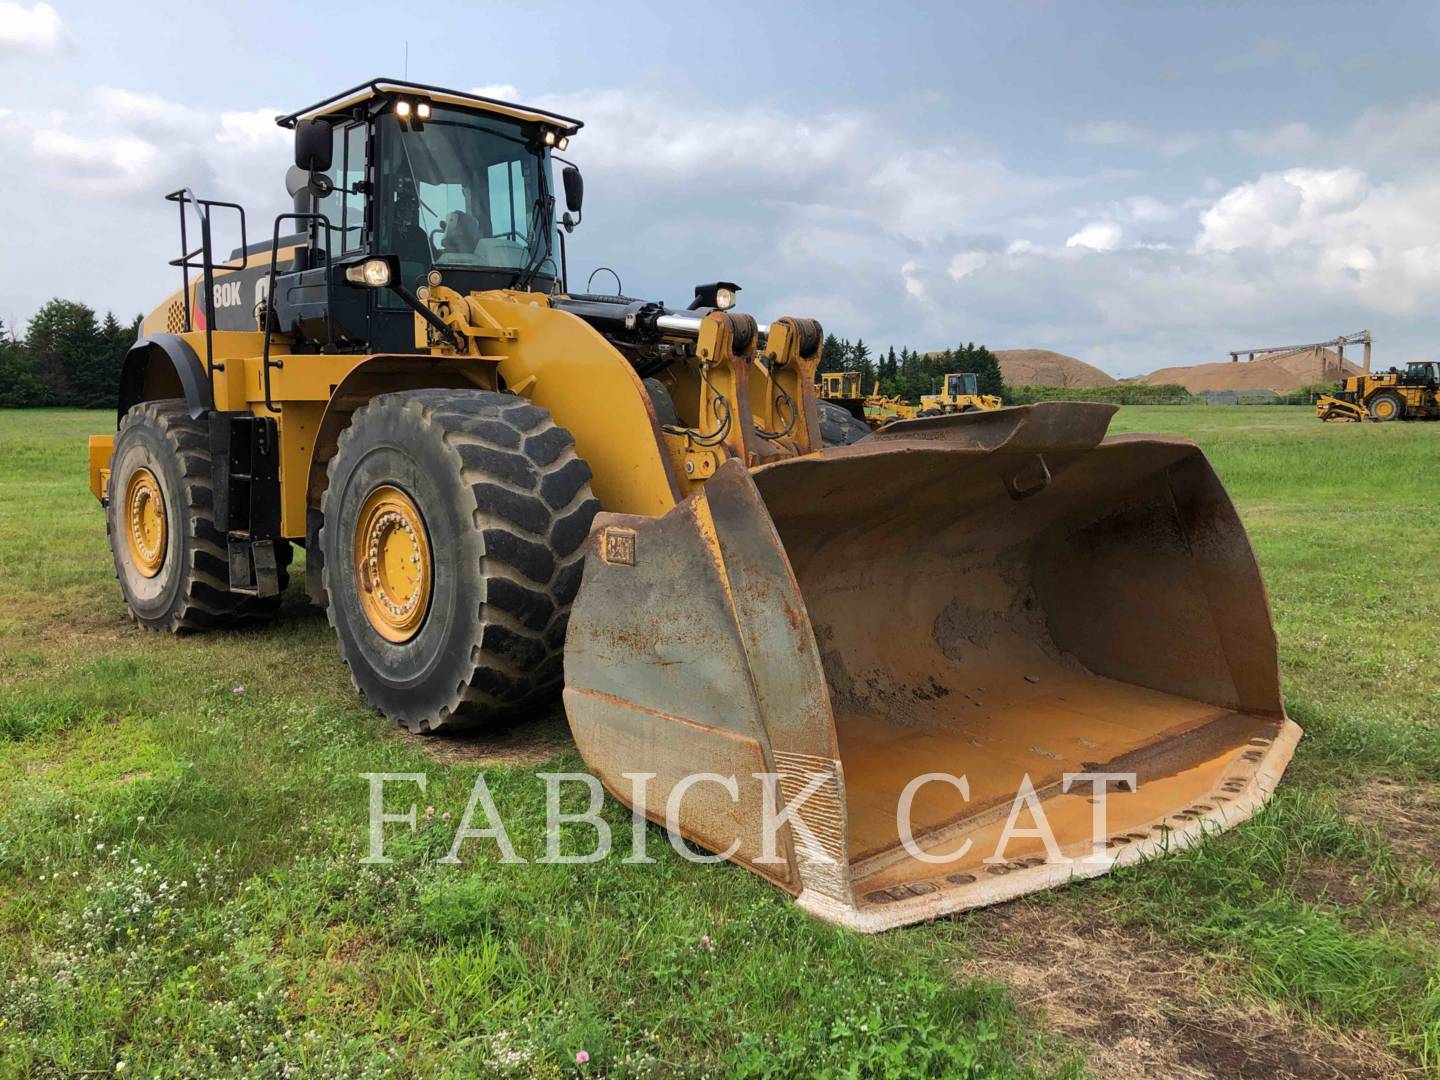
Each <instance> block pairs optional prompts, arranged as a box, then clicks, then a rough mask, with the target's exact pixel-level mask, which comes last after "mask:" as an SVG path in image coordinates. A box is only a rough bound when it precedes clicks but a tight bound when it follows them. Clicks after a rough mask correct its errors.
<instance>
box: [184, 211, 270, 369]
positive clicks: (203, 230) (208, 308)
mask: <svg viewBox="0 0 1440 1080" xmlns="http://www.w3.org/2000/svg"><path fill="white" fill-rule="evenodd" d="M165 201H166V202H173V203H178V204H179V206H180V257H179V258H178V259H171V260H170V265H171V266H178V267H180V283H181V284H180V289H181V293H182V295H183V296H184V297H185V332H186V333H187V334H188V333H191V332H192V331H193V330H194V327H195V320H194V313H193V308H194V301H193V299H192V297H191V295H190V271H191V270H199V271H200V272H201V274H202V275H203V280H204V282H205V373H206V375H207V376H209V378H210V379H211V381H212V382H213V381H214V378H215V346H214V340H213V335H214V332H215V271H216V270H217V269H226V270H244V269H246V268H247V267H248V266H249V265H250V252H249V251H248V250H246V249H247V248H249V246H250V244H249V242H248V241H247V239H246V235H245V208H244V207H243V206H241V205H240V204H239V203H232V202H223V201H221V200H219V199H202V198H200V197H199V196H197V195H196V194H195V192H194V191H192V190H191V189H190V188H188V187H186V188H180V189H179V190H178V191H172V192H171V193H170V194H169V195H166V196H165ZM187 204H188V205H190V206H193V207H194V208H195V216H196V218H197V219H199V222H200V246H199V247H198V248H196V249H195V250H194V251H191V250H190V243H189V236H188V234H187V233H186V231H185V207H186V205H187ZM216 206H223V207H225V208H226V209H228V210H234V211H235V212H236V213H238V214H239V215H240V265H239V266H230V265H226V266H223V267H220V266H216V264H215V262H214V258H213V256H212V254H211V244H210V210H211V208H212V207H216ZM197 255H198V256H200V261H199V262H198V263H197V262H194V261H192V260H194V258H195V257H196V256H197ZM220 370H221V371H224V370H225V365H224V364H221V365H220Z"/></svg>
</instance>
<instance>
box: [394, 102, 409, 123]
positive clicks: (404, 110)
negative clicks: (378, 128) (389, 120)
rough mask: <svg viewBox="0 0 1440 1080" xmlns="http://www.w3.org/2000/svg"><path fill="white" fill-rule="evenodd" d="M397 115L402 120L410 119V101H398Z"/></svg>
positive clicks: (396, 106)
mask: <svg viewBox="0 0 1440 1080" xmlns="http://www.w3.org/2000/svg"><path fill="white" fill-rule="evenodd" d="M395 115H396V116H398V117H399V118H400V119H401V120H408V119H409V118H410V103H409V102H408V101H397V102H396V103H395Z"/></svg>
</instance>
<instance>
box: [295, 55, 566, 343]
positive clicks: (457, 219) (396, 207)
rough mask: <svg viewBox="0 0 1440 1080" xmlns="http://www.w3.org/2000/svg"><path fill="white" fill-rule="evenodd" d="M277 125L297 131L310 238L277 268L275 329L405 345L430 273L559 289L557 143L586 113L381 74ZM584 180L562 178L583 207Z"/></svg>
mask: <svg viewBox="0 0 1440 1080" xmlns="http://www.w3.org/2000/svg"><path fill="white" fill-rule="evenodd" d="M277 122H278V123H279V124H280V126H282V127H286V128H291V129H294V130H295V132H296V168H295V169H292V170H291V175H290V178H289V182H288V186H289V188H290V192H291V194H292V196H293V197H294V199H295V212H294V214H293V215H290V219H291V221H292V222H293V223H295V224H297V225H298V226H299V230H298V231H303V233H304V234H305V237H306V240H307V241H308V243H306V245H305V249H306V250H305V251H304V253H303V254H301V255H300V257H299V258H297V264H298V265H297V266H295V267H293V268H292V269H293V270H294V271H295V272H293V273H290V274H287V275H284V276H283V277H282V278H277V279H276V292H275V296H274V298H273V307H274V313H275V316H276V325H275V326H274V329H276V330H277V331H279V332H282V333H298V336H299V337H300V338H301V339H302V340H303V341H306V342H309V343H313V344H316V345H317V346H319V347H327V348H341V349H346V348H365V349H368V350H370V351H376V352H379V351H407V352H408V351H411V350H413V348H414V345H415V342H414V322H413V314H412V312H413V311H414V310H415V304H416V299H415V297H416V293H417V292H418V291H419V289H420V288H422V287H423V286H424V285H425V283H426V280H427V277H428V276H429V275H430V274H431V273H432V272H433V271H438V272H439V273H440V275H441V277H442V280H443V281H444V283H445V284H446V285H448V286H450V287H452V288H454V289H456V290H458V291H460V292H467V291H481V290H487V289H519V290H524V291H538V292H546V293H549V292H555V291H558V290H559V289H560V288H562V287H563V278H564V273H563V262H564V256H563V239H562V240H561V241H560V243H559V244H557V243H556V222H555V215H554V205H555V198H554V195H553V193H552V187H553V185H552V183H551V177H550V173H551V153H552V151H553V150H556V149H563V148H564V147H565V146H566V144H567V143H568V142H569V139H570V137H571V136H572V135H574V134H575V132H577V131H578V130H579V129H580V127H581V123H580V121H578V120H574V119H571V118H570V117H566V116H561V115H559V114H558V113H552V112H548V111H546V110H543V109H532V108H527V107H523V106H519V105H513V104H510V103H508V102H502V101H497V100H494V99H491V98H485V97H481V96H479V95H475V94H466V93H462V92H458V91H454V90H442V89H440V88H438V87H431V86H424V85H421V84H412V83H404V82H395V81H387V80H374V81H372V82H369V83H365V84H363V85H361V86H358V87H355V88H353V89H351V90H348V91H345V92H343V93H341V94H337V95H335V96H333V97H330V98H327V99H325V100H324V101H321V102H318V103H316V104H315V105H311V106H309V107H308V108H305V109H302V110H300V111H299V112H296V113H292V114H290V115H288V116H282V117H280V118H279V119H278V121H277ZM572 171H574V167H573V166H567V168H566V172H567V174H568V173H570V172H572ZM578 181H579V174H578V172H577V173H576V175H575V177H574V178H573V180H572V178H571V177H570V176H569V175H567V176H566V178H565V189H566V193H567V204H568V206H569V209H571V210H573V211H575V212H577V213H578V212H579V209H580V208H579V197H578V192H579V190H580V185H579V182H578ZM566 218H567V220H568V219H569V215H568V214H567V215H566ZM279 225H280V222H277V228H276V233H277V235H278V234H279V232H280V231H281V230H280V228H279ZM370 260H381V261H376V262H374V263H373V264H372V265H369V266H367V265H366V264H367V262H369V261H370ZM347 273H348V276H347ZM347 282H348V283H350V287H349V288H348V289H347V288H346V284H347ZM355 283H363V284H367V285H371V286H372V287H371V288H368V289H366V288H361V289H355V288H354V284H355ZM322 286H323V288H322Z"/></svg>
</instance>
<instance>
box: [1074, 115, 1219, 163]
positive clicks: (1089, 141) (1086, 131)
mask: <svg viewBox="0 0 1440 1080" xmlns="http://www.w3.org/2000/svg"><path fill="white" fill-rule="evenodd" d="M1065 137H1066V138H1067V139H1069V140H1070V141H1071V142H1073V143H1078V144H1079V145H1081V146H1109V147H1114V146H1135V147H1140V148H1142V149H1146V150H1152V151H1154V152H1155V153H1158V154H1160V155H1161V156H1162V157H1166V158H1176V157H1180V156H1182V155H1184V154H1188V153H1189V152H1190V151H1191V150H1194V149H1195V148H1196V147H1197V146H1199V145H1200V138H1199V136H1197V135H1194V134H1191V133H1189V132H1183V131H1182V132H1158V131H1152V130H1151V129H1150V128H1145V127H1141V126H1140V125H1138V124H1132V123H1130V122H1129V121H1127V120H1096V121H1092V122H1090V123H1088V124H1076V125H1074V126H1073V127H1070V128H1067V129H1066V131H1065Z"/></svg>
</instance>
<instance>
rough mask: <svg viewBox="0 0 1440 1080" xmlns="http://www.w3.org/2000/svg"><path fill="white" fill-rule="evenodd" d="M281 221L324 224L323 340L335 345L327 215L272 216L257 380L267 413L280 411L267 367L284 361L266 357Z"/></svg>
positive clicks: (328, 220)
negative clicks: (330, 297) (261, 389)
mask: <svg viewBox="0 0 1440 1080" xmlns="http://www.w3.org/2000/svg"><path fill="white" fill-rule="evenodd" d="M282 221H295V222H297V223H298V222H301V221H315V222H319V223H320V224H321V225H324V226H325V237H326V243H325V291H326V303H325V343H326V345H327V346H329V347H330V348H332V349H333V348H334V347H335V322H334V316H333V315H332V313H331V305H330V303H329V291H330V243H329V238H330V231H331V230H332V229H333V228H334V226H333V225H331V224H330V219H329V217H327V216H326V215H324V214H319V213H308V214H298V213H290V214H277V215H276V216H275V232H274V235H273V236H272V237H271V238H270V272H269V274H268V275H267V276H266V278H265V341H264V344H263V345H262V348H261V354H260V371H261V381H262V382H263V383H264V386H265V408H267V409H269V410H270V411H271V412H275V413H278V412H279V411H280V406H279V405H277V404H275V402H274V401H273V400H272V399H271V397H270V369H271V368H283V367H284V366H285V361H284V360H271V359H270V333H271V329H270V327H271V315H272V314H273V313H274V311H275V261H276V256H277V255H278V254H279V249H280V223H281V222H282Z"/></svg>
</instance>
